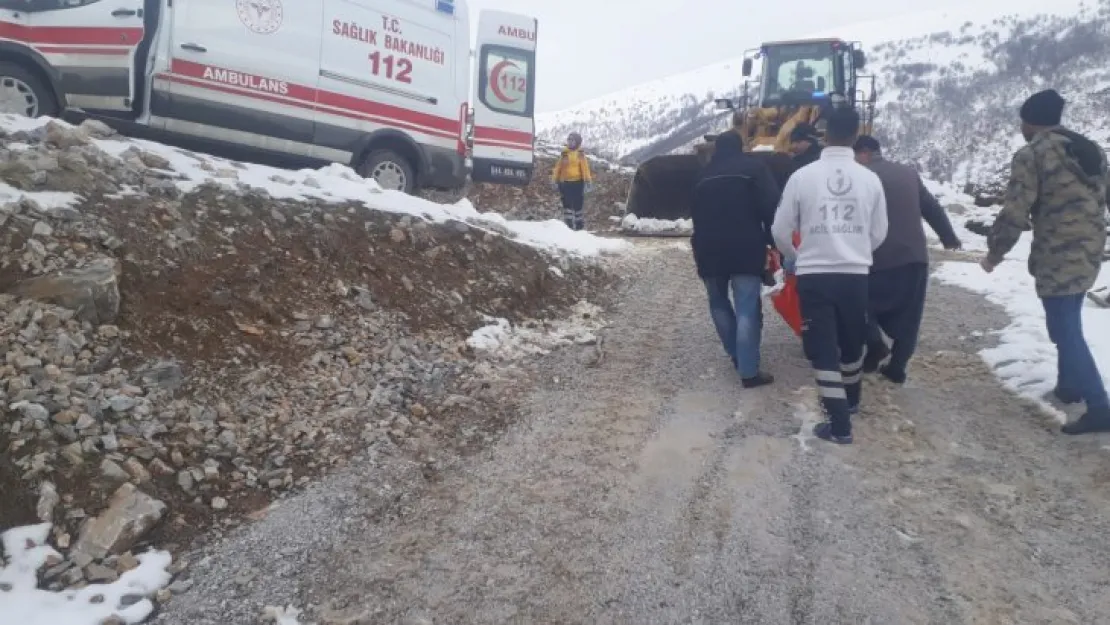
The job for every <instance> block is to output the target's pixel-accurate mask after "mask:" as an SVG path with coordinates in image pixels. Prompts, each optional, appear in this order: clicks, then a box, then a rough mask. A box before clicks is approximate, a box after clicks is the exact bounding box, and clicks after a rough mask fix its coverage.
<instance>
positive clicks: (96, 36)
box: [0, 0, 537, 192]
mask: <svg viewBox="0 0 1110 625" xmlns="http://www.w3.org/2000/svg"><path fill="white" fill-rule="evenodd" d="M470 26H471V25H470V16H469V12H468V9H467V5H466V3H465V0H0V112H7V113H17V114H21V115H27V116H31V117H38V116H41V115H47V116H54V117H59V116H61V117H65V118H66V119H71V118H77V119H81V118H86V117H93V118H97V119H101V120H103V121H105V122H107V123H109V125H111V126H113V127H116V128H118V129H120V130H122V131H123V132H125V133H128V134H139V135H141V136H152V135H153V137H154V138H159V139H162V140H165V141H167V142H170V143H173V142H175V140H188V141H190V142H191V143H194V144H195V143H196V142H200V143H201V144H202V145H205V146H208V145H210V146H212V148H211V149H213V150H215V151H219V150H220V149H221V148H234V149H240V150H241V149H245V150H246V151H247V152H248V153H249V154H258V155H260V156H262V155H265V156H275V157H281V158H285V159H293V160H294V161H296V162H304V163H306V164H307V163H316V164H319V163H328V162H333V163H343V164H345V165H349V166H350V167H352V168H354V169H355V170H356V171H358V172H359V173H360V174H361V175H363V176H365V177H368V178H373V179H374V180H376V181H378V183H379V184H381V185H382V186H383V187H385V188H388V189H396V190H401V191H405V192H412V191H415V190H416V189H419V188H437V189H457V188H459V187H461V186H462V185H463V184H464V182H465V181H466V178H467V175H468V173H469V175H470V178H471V179H472V180H474V181H477V182H492V183H504V184H516V185H520V184H526V183H527V182H528V181H529V180H530V179H531V176H532V169H533V147H534V143H535V142H534V136H535V127H534V108H535V89H534V87H535V82H536V27H537V22H536V20H535V19H534V18H531V17H526V16H523V15H516V14H512V13H506V12H501V11H481V12H480V13H479V15H478V28H477V32H478V36H477V45H476V47H475V48H474V51H473V54H472V53H471V47H470V38H471V27H470ZM468 112H469V114H470V115H468ZM470 120H472V121H470ZM471 123H472V124H473V125H472V127H471ZM128 128H130V129H131V130H134V131H136V132H134V133H132V132H128ZM468 151H469V156H470V161H469V164H468V160H467V157H468ZM468 170H469V171H468Z"/></svg>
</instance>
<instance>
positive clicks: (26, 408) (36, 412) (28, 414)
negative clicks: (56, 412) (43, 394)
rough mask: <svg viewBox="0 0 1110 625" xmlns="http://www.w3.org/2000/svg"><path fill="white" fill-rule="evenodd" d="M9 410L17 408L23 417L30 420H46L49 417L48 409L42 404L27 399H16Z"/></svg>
mask: <svg viewBox="0 0 1110 625" xmlns="http://www.w3.org/2000/svg"><path fill="white" fill-rule="evenodd" d="M8 409H9V410H18V411H19V413H20V414H22V415H23V416H24V417H25V418H27V419H31V420H32V421H46V420H47V419H49V418H50V411H49V410H47V409H46V408H45V407H43V405H42V404H36V403H32V402H29V401H17V402H15V403H13V404H11V405H10V406H8Z"/></svg>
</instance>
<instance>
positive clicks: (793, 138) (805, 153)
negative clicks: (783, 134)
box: [790, 124, 821, 171]
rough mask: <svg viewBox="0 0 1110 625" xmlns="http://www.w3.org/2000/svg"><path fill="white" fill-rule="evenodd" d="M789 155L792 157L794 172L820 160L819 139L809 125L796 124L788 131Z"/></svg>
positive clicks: (814, 129) (815, 130)
mask: <svg viewBox="0 0 1110 625" xmlns="http://www.w3.org/2000/svg"><path fill="white" fill-rule="evenodd" d="M790 153H791V154H793V155H794V170H795V171H797V170H799V169H801V168H802V167H805V166H806V165H809V164H810V163H812V162H814V161H816V160H817V159H819V158H821V138H820V137H819V136H817V129H816V128H814V127H813V126H811V125H810V124H798V125H797V126H794V129H793V130H791V131H790Z"/></svg>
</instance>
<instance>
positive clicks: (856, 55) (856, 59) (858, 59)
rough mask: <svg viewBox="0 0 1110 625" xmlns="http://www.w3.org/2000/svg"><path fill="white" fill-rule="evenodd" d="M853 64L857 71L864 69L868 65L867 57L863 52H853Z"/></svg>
mask: <svg viewBox="0 0 1110 625" xmlns="http://www.w3.org/2000/svg"><path fill="white" fill-rule="evenodd" d="M852 64H854V65H855V66H856V69H863V67H864V66H865V65H867V57H866V56H864V55H863V50H852Z"/></svg>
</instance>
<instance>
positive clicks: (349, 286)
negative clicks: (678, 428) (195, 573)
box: [0, 122, 609, 585]
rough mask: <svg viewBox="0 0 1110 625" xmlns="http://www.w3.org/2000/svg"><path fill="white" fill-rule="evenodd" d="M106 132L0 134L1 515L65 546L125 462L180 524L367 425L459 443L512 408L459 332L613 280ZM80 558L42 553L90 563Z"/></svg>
mask: <svg viewBox="0 0 1110 625" xmlns="http://www.w3.org/2000/svg"><path fill="white" fill-rule="evenodd" d="M111 135H112V133H111V131H109V130H108V129H107V128H105V127H102V126H101V125H98V124H95V123H91V122H87V123H86V124H84V125H82V126H81V127H79V128H73V127H70V126H67V125H63V124H58V123H54V122H52V123H50V124H49V125H47V126H46V127H45V128H39V129H35V130H32V131H29V132H18V133H13V134H10V135H9V136H7V137H5V138H4V139H3V142H2V144H3V147H2V148H0V180H3V181H4V182H5V183H6V184H7V185H9V186H7V187H6V188H0V195H3V196H5V197H3V198H0V200H3V201H2V202H0V291H3V292H4V293H5V294H3V295H0V346H2V347H3V350H4V352H5V360H4V361H3V362H2V363H0V400H3V403H4V410H3V411H2V412H0V449H2V450H3V453H2V454H0V495H2V498H3V500H4V506H2V508H3V509H4V513H3V515H2V516H0V526H4V527H6V526H8V525H10V524H15V523H25V522H27V521H29V520H31V519H34V518H35V517H36V516H37V517H39V518H42V519H43V520H51V521H54V522H55V523H56V524H57V525H56V528H55V532H54V533H55V539H56V540H57V542H58V544H59V545H62V546H64V545H66V544H69V542H70V540H71V539H73V538H76V537H78V536H79V535H81V534H82V532H83V531H84V530H83V528H85V529H87V527H88V524H87V523H85V521H86V520H87V519H89V518H90V517H91V516H93V515H96V514H102V511H103V510H104V506H105V502H106V501H107V500H108V498H109V497H110V496H111V495H112V493H114V492H117V490H118V489H119V488H120V485H121V484H123V483H128V482H129V483H132V484H134V485H136V486H138V488H139V489H141V490H142V491H144V492H145V493H147V494H150V495H153V496H154V497H156V498H158V499H159V500H161V501H162V502H164V503H165V504H166V505H167V506H168V510H167V513H166V521H164V522H163V523H162V524H161V525H160V527H159V528H158V529H157V530H155V531H156V534H155V535H154V536H155V537H156V538H157V539H158V540H159V541H162V542H164V541H167V540H170V541H173V542H177V543H181V542H185V541H188V540H189V539H190V538H191V537H193V536H194V535H196V533H197V532H199V531H201V530H203V529H205V528H207V527H210V526H212V524H214V523H217V522H226V520H227V519H228V518H234V517H235V516H236V515H237V514H243V513H250V512H253V511H256V510H258V509H259V508H261V507H263V506H264V505H265V504H266V503H267V502H268V501H269V500H270V499H272V498H273V497H275V496H280V495H281V493H283V492H285V491H287V490H288V489H290V488H292V487H294V486H296V485H298V484H303V483H305V482H306V481H308V480H310V479H311V478H312V477H313V476H315V475H317V474H319V473H321V472H323V471H326V470H328V469H329V468H330V467H333V466H337V465H341V464H343V463H344V462H346V460H347V458H349V457H350V455H351V454H352V453H353V452H354V451H355V450H357V449H360V448H365V447H366V446H367V445H371V444H380V445H387V446H394V447H397V448H398V449H399V450H402V451H406V452H411V453H417V451H418V450H420V449H428V448H430V447H433V446H435V445H456V446H459V447H461V448H466V447H467V446H468V445H472V444H473V440H472V438H473V436H472V430H473V429H474V426H476V425H477V426H478V427H479V428H480V427H481V425H482V423H483V422H484V421H487V420H490V419H498V418H501V417H502V415H501V412H500V411H499V409H498V407H497V405H496V402H497V397H496V396H495V395H493V394H491V393H488V392H487V390H488V389H489V384H488V383H487V381H486V378H485V375H486V374H485V373H484V365H483V363H481V362H480V361H478V359H476V358H475V356H474V354H473V353H472V352H471V350H470V349H469V348H468V347H467V345H466V342H465V339H466V337H467V336H468V335H469V334H470V332H471V331H472V330H474V329H475V328H477V327H479V326H482V325H484V324H485V323H486V322H487V318H490V317H494V318H506V319H509V320H513V321H519V320H523V319H528V318H534V317H557V316H561V315H563V314H565V313H566V312H567V311H569V310H571V308H572V307H573V306H574V305H575V304H576V303H577V302H579V301H580V300H582V299H585V298H587V297H590V296H591V295H592V294H593V293H594V290H593V289H594V287H597V286H604V285H605V284H606V283H607V282H608V280H609V278H607V277H606V276H605V274H604V273H603V272H602V271H601V270H600V269H599V268H598V267H597V265H596V264H594V263H590V262H584V261H576V260H572V259H570V258H567V257H553V256H551V255H549V254H546V253H543V252H540V251H539V250H537V249H535V248H533V247H529V246H527V245H523V244H521V243H518V242H515V241H513V240H512V239H511V238H509V237H508V236H502V235H503V234H510V235H511V233H510V232H508V231H506V232H499V231H497V228H496V224H490V223H477V222H475V223H467V221H464V220H444V221H441V222H439V223H435V222H430V221H426V220H423V219H420V218H419V217H418V216H411V215H399V214H390V213H385V212H378V211H373V210H368V209H367V207H366V206H365V205H362V204H359V203H355V202H348V203H341V202H335V201H324V200H322V199H317V200H312V199H307V200H306V199H300V200H292V199H279V198H276V197H274V196H273V195H272V194H270V193H267V192H266V191H265V190H260V189H259V188H257V187H252V186H251V185H248V184H245V183H240V184H237V185H236V184H232V185H230V186H229V185H227V184H215V183H205V184H200V185H193V186H188V185H183V183H182V176H181V175H179V174H176V173H175V170H174V167H175V166H176V165H172V164H171V163H170V160H169V159H168V158H167V156H166V155H165V154H158V153H154V152H151V151H148V150H147V149H146V148H147V147H149V146H151V145H153V144H144V143H140V142H129V141H124V140H120V139H118V138H113V137H112V136H111ZM183 154H184V153H183ZM171 156H172V155H171ZM190 158H191V159H192V160H191V161H190V162H191V163H193V164H194V165H196V164H197V163H199V165H198V167H199V168H200V169H203V170H211V171H213V172H214V175H215V174H221V171H220V170H221V168H226V167H225V166H226V165H227V162H224V163H223V164H221V162H219V161H217V160H205V159H204V158H200V157H197V156H196V155H192V156H191V157H190ZM230 169H231V170H233V171H231V172H230V173H228V172H227V171H224V172H223V173H222V174H221V175H224V176H228V175H230V176H231V177H232V179H234V178H235V176H236V175H241V176H246V174H245V173H243V171H240V172H239V174H236V173H235V171H234V170H235V169H236V166H235V165H234V164H231V166H230ZM217 177H218V176H217ZM68 192H75V193H78V194H80V197H76V198H75V197H72V196H70V195H67V193H68ZM464 426H469V427H467V428H464ZM464 430H465V431H466V432H469V433H468V434H465V435H464V434H463V432H464ZM43 484H47V485H48V487H43V486H42V485H43ZM51 487H52V488H51ZM43 488H46V489H47V490H49V491H51V492H53V491H55V490H56V492H57V493H58V500H59V501H58V502H57V503H56V507H55V506H54V505H51V506H46V507H45V508H44V506H43V505H42V500H41V497H40V496H39V494H40V493H41V492H44V491H43V490H42V489H43ZM36 502H37V503H38V504H39V505H38V508H39V509H38V510H36V509H35V505H36ZM109 512H110V511H109ZM109 512H103V514H108V513H109ZM117 555H118V554H117ZM71 564H72V567H69V568H67V567H56V568H57V570H54V572H53V573H52V575H53V576H54V577H56V578H57V579H58V580H63V579H64V580H66V584H67V585H72V584H73V583H77V582H79V581H80V579H81V578H82V575H81V574H80V573H78V574H77V575H76V576H75V577H74V575H73V574H72V573H68V574H67V573H66V571H67V570H69V571H73V570H79V569H80V568H81V567H84V566H86V565H87V563H84V562H76V563H71ZM74 567H75V568H74ZM61 583H62V582H61V581H56V582H55V585H59V584H61Z"/></svg>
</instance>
